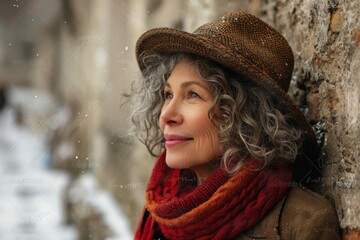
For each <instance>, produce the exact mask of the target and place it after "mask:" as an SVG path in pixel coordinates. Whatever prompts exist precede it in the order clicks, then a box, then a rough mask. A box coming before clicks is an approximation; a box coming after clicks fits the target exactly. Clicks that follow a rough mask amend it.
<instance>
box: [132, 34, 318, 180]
mask: <svg viewBox="0 0 360 240" xmlns="http://www.w3.org/2000/svg"><path fill="white" fill-rule="evenodd" d="M175 52H184V53H190V54H194V55H197V56H200V57H204V58H207V59H210V60H213V61H215V62H217V63H219V64H221V65H223V66H225V67H227V68H229V69H231V70H233V71H235V72H238V73H240V74H242V75H244V76H246V77H248V78H249V79H251V80H252V81H253V82H254V83H255V84H257V85H258V86H261V87H262V88H263V89H265V90H266V91H267V92H268V93H269V94H272V95H274V96H276V97H278V98H279V99H281V101H280V104H281V106H278V107H279V108H280V109H282V110H283V111H284V112H289V113H290V114H291V115H292V116H293V117H294V119H296V123H297V124H298V125H299V126H300V127H301V128H302V129H303V130H304V132H305V140H304V145H303V154H302V156H300V158H301V159H297V160H296V161H295V163H294V165H295V168H297V172H294V174H295V176H294V177H295V179H296V178H298V179H296V180H297V181H298V182H301V181H309V179H314V178H318V177H320V175H321V172H322V170H321V168H320V165H319V162H318V155H319V148H318V144H317V140H316V136H315V133H314V130H313V129H312V127H311V125H310V123H309V122H308V121H307V119H306V117H305V115H304V114H303V113H302V111H301V110H300V109H299V107H298V106H297V105H296V103H295V102H294V101H293V100H292V99H291V98H290V96H289V95H288V94H287V93H286V92H285V91H284V90H283V89H282V88H281V87H279V86H278V85H277V84H276V82H275V81H274V80H273V79H272V78H271V77H270V75H269V74H267V72H266V71H263V70H262V69H261V68H259V66H257V65H256V64H253V63H252V62H251V58H248V57H247V56H246V53H243V54H239V53H237V54H235V53H234V51H233V50H232V49H229V48H228V47H227V46H224V45H221V44H219V43H218V42H214V41H213V40H212V39H211V38H209V37H207V36H201V35H199V34H193V33H188V32H185V31H181V30H177V29H171V28H155V29H152V30H149V31H147V32H145V33H144V34H143V35H142V36H141V37H140V38H139V40H138V41H137V44H136V59H137V62H138V65H139V67H140V70H141V71H142V72H143V71H144V70H145V68H146V66H145V64H144V63H143V62H142V60H141V56H142V55H144V54H145V55H147V54H169V53H175ZM309 169H312V171H313V172H306V171H310V170H309ZM304 171H305V172H304ZM299 172H302V173H299ZM296 175H298V176H296ZM304 176H307V177H306V179H299V178H304ZM311 181H313V180H311ZM304 185H309V183H307V184H306V183H305V184H304Z"/></svg>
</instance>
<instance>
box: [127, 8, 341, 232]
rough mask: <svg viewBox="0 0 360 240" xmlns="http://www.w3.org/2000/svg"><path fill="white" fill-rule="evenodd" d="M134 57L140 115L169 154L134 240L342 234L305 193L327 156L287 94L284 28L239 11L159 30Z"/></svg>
mask: <svg viewBox="0 0 360 240" xmlns="http://www.w3.org/2000/svg"><path fill="white" fill-rule="evenodd" d="M136 55H137V60H138V63H139V67H140V70H141V71H142V73H143V76H144V81H143V82H142V84H141V85H139V86H138V88H136V91H137V93H138V94H139V106H138V108H137V109H136V110H135V112H134V115H133V118H132V119H133V122H134V124H135V127H136V129H137V131H138V133H139V135H138V136H139V138H140V140H141V141H143V143H144V144H145V145H146V147H147V148H148V150H149V151H150V153H152V154H153V155H158V154H159V153H160V155H159V157H158V160H157V162H156V164H155V167H154V169H153V173H152V176H151V178H150V180H149V184H148V187H147V190H146V208H145V210H144V214H143V218H142V219H141V221H140V223H139V226H138V229H137V231H136V234H135V239H339V223H338V220H337V216H336V213H335V211H334V208H333V207H332V205H331V204H330V203H329V202H328V201H327V200H326V199H325V198H323V197H321V196H319V195H318V194H315V193H313V192H311V191H310V190H307V189H305V188H303V187H299V186H298V185H299V184H298V183H299V182H304V183H308V182H311V181H309V180H312V179H313V178H314V177H316V176H317V175H318V173H319V171H318V169H317V168H315V169H314V166H318V165H319V164H318V162H317V157H318V149H317V147H316V138H315V135H314V132H313V130H312V128H311V126H310V125H309V123H308V122H307V121H306V119H305V117H304V115H303V114H302V113H301V111H300V110H299V109H298V108H297V107H296V106H295V104H294V103H293V101H292V100H291V99H290V98H289V96H288V95H287V94H286V91H287V89H288V86H289V82H290V79H291V75H292V70H293V54H292V51H291V49H290V47H289V45H288V43H287V42H286V40H285V39H284V38H283V37H282V36H281V35H280V34H279V33H278V32H277V31H275V30H274V29H273V28H271V27H270V26H268V25H267V24H265V23H264V22H262V21H261V20H260V19H258V18H256V17H254V16H252V15H249V14H247V13H243V12H236V13H231V14H227V15H225V16H224V17H222V18H221V19H219V20H216V21H214V22H211V23H208V24H205V25H203V26H201V27H200V28H198V29H197V30H195V31H194V32H193V33H187V32H183V31H179V30H175V29H169V28H159V29H153V30H150V31H148V32H146V33H144V34H143V35H142V36H141V37H140V39H139V40H138V42H137V46H136ZM134 90H135V88H134ZM310 166H311V167H312V168H313V169H311V168H310ZM308 176H311V177H312V178H310V179H309V178H307V177H308ZM304 179H306V181H304Z"/></svg>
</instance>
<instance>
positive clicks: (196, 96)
mask: <svg viewBox="0 0 360 240" xmlns="http://www.w3.org/2000/svg"><path fill="white" fill-rule="evenodd" d="M189 98H199V95H198V94H197V93H196V92H192V91H191V92H189Z"/></svg>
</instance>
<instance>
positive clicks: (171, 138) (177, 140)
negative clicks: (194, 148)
mask: <svg viewBox="0 0 360 240" xmlns="http://www.w3.org/2000/svg"><path fill="white" fill-rule="evenodd" d="M190 140H192V138H189V137H184V136H178V135H173V134H165V146H166V147H172V146H175V145H178V144H181V143H185V142H188V141H190Z"/></svg>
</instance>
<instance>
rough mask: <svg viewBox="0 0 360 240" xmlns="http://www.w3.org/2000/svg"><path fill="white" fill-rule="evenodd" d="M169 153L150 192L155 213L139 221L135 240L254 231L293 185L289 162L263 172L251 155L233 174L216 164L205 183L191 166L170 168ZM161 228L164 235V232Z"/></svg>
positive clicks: (160, 161) (160, 163) (152, 180)
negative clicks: (167, 163)
mask: <svg viewBox="0 0 360 240" xmlns="http://www.w3.org/2000/svg"><path fill="white" fill-rule="evenodd" d="M165 156H166V151H164V152H163V153H162V154H161V155H160V157H159V159H158V160H157V162H156V164H155V166H154V169H153V172H152V175H151V177H150V180H149V183H148V187H147V190H146V209H147V211H148V212H150V214H148V216H146V217H145V215H144V218H143V219H142V221H140V223H139V226H138V228H137V230H136V233H135V239H146V240H150V239H151V240H152V239H155V237H156V239H158V238H157V236H159V234H160V235H163V236H164V237H165V238H167V239H189V240H190V239H231V238H234V237H236V236H239V235H240V234H241V233H243V232H245V231H247V230H249V229H251V228H252V227H254V226H255V225H256V223H258V222H259V221H260V220H261V219H262V218H263V217H264V216H265V215H266V213H268V212H269V211H270V210H271V209H272V208H273V207H274V206H275V205H276V203H278V202H279V201H280V200H281V199H282V198H283V197H284V196H285V194H286V192H287V190H288V189H289V186H290V184H289V183H290V182H291V181H292V174H291V170H290V166H289V165H276V166H275V165H274V166H269V167H265V168H262V169H261V170H259V169H260V168H261V167H260V164H259V162H258V161H256V160H255V159H248V160H247V161H245V163H244V164H243V165H242V167H241V168H240V170H239V171H238V172H237V173H236V174H235V175H232V176H230V175H229V174H227V173H226V172H225V171H224V170H223V168H222V167H219V168H217V169H216V170H215V171H214V172H213V173H212V174H211V175H210V176H209V177H208V178H207V179H206V180H205V181H204V182H203V183H202V184H200V185H199V186H197V187H196V186H194V185H195V184H196V178H194V175H193V173H191V172H190V171H189V170H179V169H171V168H169V167H168V166H167V165H166V162H165ZM159 231H160V232H161V233H159Z"/></svg>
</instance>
